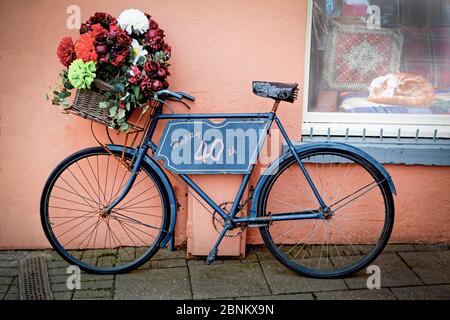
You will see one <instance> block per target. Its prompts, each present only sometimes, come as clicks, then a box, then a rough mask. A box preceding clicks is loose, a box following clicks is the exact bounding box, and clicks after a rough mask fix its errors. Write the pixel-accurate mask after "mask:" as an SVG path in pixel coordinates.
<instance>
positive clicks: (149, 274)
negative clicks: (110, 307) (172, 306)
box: [114, 268, 192, 300]
mask: <svg viewBox="0 0 450 320" xmlns="http://www.w3.org/2000/svg"><path fill="white" fill-rule="evenodd" d="M115 289H116V291H115V295H114V299H117V300H130V299H131V300H134V299H140V300H164V299H176V300H179V299H191V298H192V295H191V288H190V285H189V272H188V269H187V268H167V269H149V270H137V271H133V272H130V273H126V274H119V275H117V276H116V283H115Z"/></svg>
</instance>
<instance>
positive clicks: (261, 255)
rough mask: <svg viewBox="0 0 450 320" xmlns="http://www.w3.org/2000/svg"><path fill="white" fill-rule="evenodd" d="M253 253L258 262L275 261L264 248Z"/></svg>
mask: <svg viewBox="0 0 450 320" xmlns="http://www.w3.org/2000/svg"><path fill="white" fill-rule="evenodd" d="M255 253H256V255H257V256H258V259H259V261H266V260H272V261H275V258H274V257H273V255H272V254H271V253H270V251H269V249H267V248H266V247H262V248H259V249H257V250H256V252H255Z"/></svg>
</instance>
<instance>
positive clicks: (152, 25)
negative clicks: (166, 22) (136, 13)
mask: <svg viewBox="0 0 450 320" xmlns="http://www.w3.org/2000/svg"><path fill="white" fill-rule="evenodd" d="M149 25H150V29H158V23H157V22H156V21H155V20H153V19H150V18H149Z"/></svg>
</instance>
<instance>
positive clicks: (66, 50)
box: [56, 37, 75, 67]
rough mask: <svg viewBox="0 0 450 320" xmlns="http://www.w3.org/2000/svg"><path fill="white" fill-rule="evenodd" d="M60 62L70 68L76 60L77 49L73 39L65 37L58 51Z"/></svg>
mask: <svg viewBox="0 0 450 320" xmlns="http://www.w3.org/2000/svg"><path fill="white" fill-rule="evenodd" d="M56 53H57V55H58V59H59V61H61V63H62V64H63V65H64V66H65V67H69V66H70V64H71V63H72V61H73V60H74V58H75V48H74V45H73V41H72V38H71V37H65V38H63V39H62V40H61V42H60V43H59V46H58V50H57V51H56Z"/></svg>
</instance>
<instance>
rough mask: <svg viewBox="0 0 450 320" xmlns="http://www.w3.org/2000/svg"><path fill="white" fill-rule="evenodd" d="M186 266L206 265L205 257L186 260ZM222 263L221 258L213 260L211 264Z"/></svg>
mask: <svg viewBox="0 0 450 320" xmlns="http://www.w3.org/2000/svg"><path fill="white" fill-rule="evenodd" d="M187 263H188V266H204V265H206V258H205V259H194V260H188V262H187ZM219 264H223V261H222V260H214V262H213V265H219Z"/></svg>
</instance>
